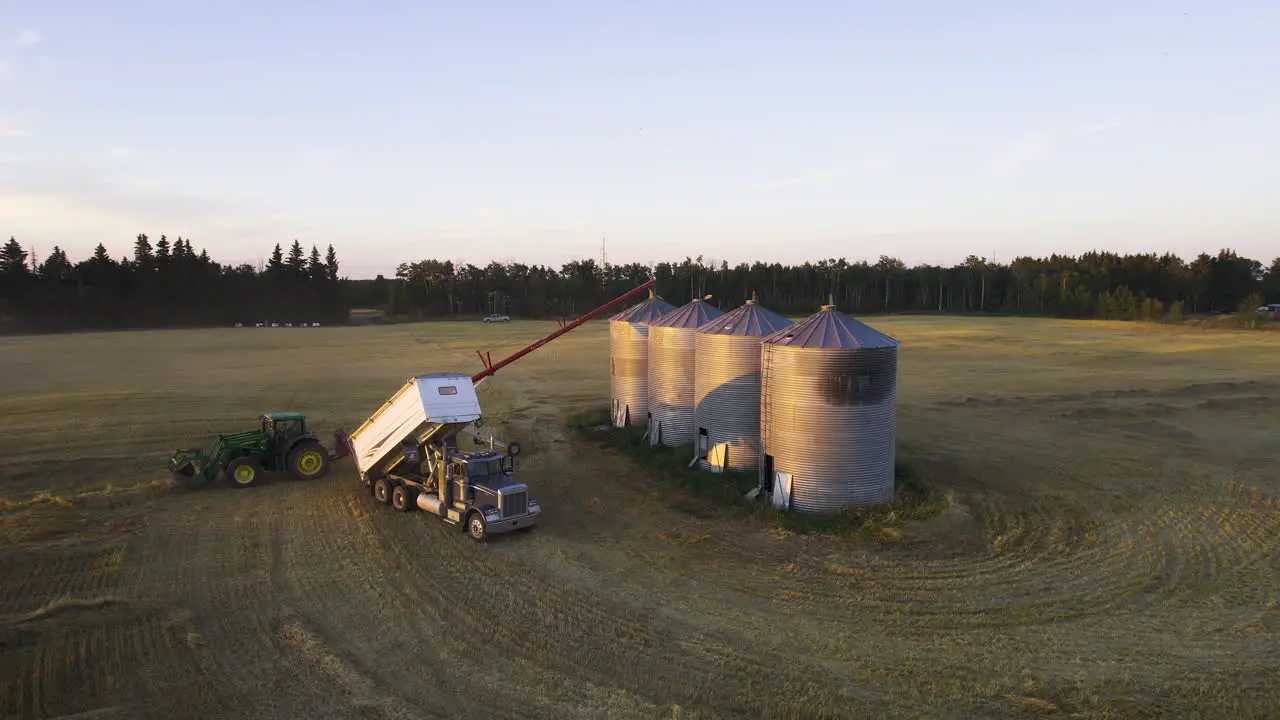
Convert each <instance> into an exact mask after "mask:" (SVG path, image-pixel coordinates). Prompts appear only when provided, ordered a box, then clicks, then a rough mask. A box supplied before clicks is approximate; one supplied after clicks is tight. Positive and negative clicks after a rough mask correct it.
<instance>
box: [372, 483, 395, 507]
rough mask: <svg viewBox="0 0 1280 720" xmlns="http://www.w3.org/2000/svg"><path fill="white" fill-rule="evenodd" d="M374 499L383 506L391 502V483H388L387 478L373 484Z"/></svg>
mask: <svg viewBox="0 0 1280 720" xmlns="http://www.w3.org/2000/svg"><path fill="white" fill-rule="evenodd" d="M373 499H374V500H377V501H378V502H380V503H382V504H383V505H386V504H387V503H389V502H391V483H389V482H387V480H386V478H378V480H377V481H376V482H374V483H373Z"/></svg>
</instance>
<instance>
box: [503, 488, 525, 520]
mask: <svg viewBox="0 0 1280 720" xmlns="http://www.w3.org/2000/svg"><path fill="white" fill-rule="evenodd" d="M527 512H529V493H528V492H526V491H524V490H518V491H516V492H513V493H511V494H509V495H505V494H504V495H503V496H502V517H504V518H505V517H512V516H513V515H524V514H525V513H527Z"/></svg>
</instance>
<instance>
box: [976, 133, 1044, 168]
mask: <svg viewBox="0 0 1280 720" xmlns="http://www.w3.org/2000/svg"><path fill="white" fill-rule="evenodd" d="M1057 147H1058V143H1057V140H1056V139H1055V138H1054V137H1053V135H1051V134H1049V133H1028V134H1026V135H1023V136H1022V137H1020V138H1018V139H1017V140H1014V141H1013V142H1010V143H1009V144H1008V145H1006V146H1005V147H1004V148H1002V149H1001V150H1000V151H999V152H998V153H996V156H995V158H994V159H993V160H992V161H991V166H990V168H989V170H990V171H991V172H992V173H994V174H996V175H1001V176H1006V177H1007V176H1011V175H1017V174H1018V173H1020V172H1022V171H1023V170H1025V169H1026V168H1027V167H1028V166H1030V165H1032V164H1034V163H1037V162H1040V161H1042V160H1044V159H1045V158H1047V157H1049V156H1050V155H1052V154H1053V153H1054V152H1055V151H1056V150H1057Z"/></svg>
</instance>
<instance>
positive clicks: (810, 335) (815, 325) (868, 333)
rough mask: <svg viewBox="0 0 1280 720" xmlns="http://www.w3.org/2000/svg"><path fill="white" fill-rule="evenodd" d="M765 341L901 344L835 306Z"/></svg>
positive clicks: (799, 345)
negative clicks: (837, 309)
mask: <svg viewBox="0 0 1280 720" xmlns="http://www.w3.org/2000/svg"><path fill="white" fill-rule="evenodd" d="M761 342H763V343H765V344H766V345H779V346H783V347H794V348H823V349H829V350H840V349H849V350H853V349H858V348H891V347H897V346H898V341H897V340H895V339H893V338H891V337H889V336H888V335H885V334H884V333H882V332H880V331H879V330H876V329H875V328H873V327H871V326H870V325H866V324H864V323H862V322H859V321H858V320H854V319H853V318H851V317H849V316H848V315H845V314H844V313H840V312H836V306H835V305H823V306H822V309H821V310H819V311H818V312H816V313H814V314H813V315H810V316H809V317H807V318H805V319H804V320H801V321H800V322H798V323H796V324H795V325H793V326H791V327H786V328H783V329H781V330H778V331H777V332H775V333H773V334H772V335H770V336H769V337H766V338H765V339H764V340H762V341H761Z"/></svg>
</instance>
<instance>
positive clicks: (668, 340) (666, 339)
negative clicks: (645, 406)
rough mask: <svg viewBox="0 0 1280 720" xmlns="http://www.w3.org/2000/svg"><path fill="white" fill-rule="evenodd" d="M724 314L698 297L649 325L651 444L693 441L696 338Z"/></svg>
mask: <svg viewBox="0 0 1280 720" xmlns="http://www.w3.org/2000/svg"><path fill="white" fill-rule="evenodd" d="M723 315H724V312H722V311H721V310H720V309H719V308H716V307H714V306H712V305H709V304H707V302H706V301H704V300H701V299H699V300H694V301H693V302H691V303H689V304H687V305H682V306H680V307H679V308H677V309H675V310H672V311H671V312H669V313H667V314H666V315H663V316H662V317H660V318H658V319H657V320H654V321H653V322H652V323H650V324H649V417H650V421H649V442H650V443H652V444H655V445H659V444H661V445H666V446H668V447H676V446H678V445H684V444H686V443H691V442H693V372H694V354H693V353H694V338H695V337H696V335H697V331H698V328H699V327H701V326H703V325H706V324H707V323H708V322H711V321H712V320H715V319H716V318H718V317H721V316H723Z"/></svg>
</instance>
